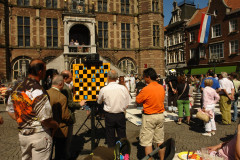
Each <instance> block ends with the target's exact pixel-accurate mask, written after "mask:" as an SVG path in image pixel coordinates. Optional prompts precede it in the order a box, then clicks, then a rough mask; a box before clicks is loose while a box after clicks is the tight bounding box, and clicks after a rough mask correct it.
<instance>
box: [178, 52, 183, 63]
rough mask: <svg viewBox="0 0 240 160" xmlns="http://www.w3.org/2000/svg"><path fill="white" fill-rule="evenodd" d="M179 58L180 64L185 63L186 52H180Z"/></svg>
mask: <svg viewBox="0 0 240 160" xmlns="http://www.w3.org/2000/svg"><path fill="white" fill-rule="evenodd" d="M178 58H179V62H184V51H179V55H178Z"/></svg>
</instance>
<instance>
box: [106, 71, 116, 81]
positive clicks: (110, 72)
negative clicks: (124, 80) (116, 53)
mask: <svg viewBox="0 0 240 160" xmlns="http://www.w3.org/2000/svg"><path fill="white" fill-rule="evenodd" d="M108 77H109V79H114V80H116V79H118V73H117V72H116V71H115V70H110V71H109V72H108Z"/></svg>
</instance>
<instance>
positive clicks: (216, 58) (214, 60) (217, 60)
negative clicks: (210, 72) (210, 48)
mask: <svg viewBox="0 0 240 160" xmlns="http://www.w3.org/2000/svg"><path fill="white" fill-rule="evenodd" d="M221 62H222V60H221V59H220V57H219V56H218V55H217V54H213V55H212V56H211V57H210V58H209V60H208V64H209V65H213V67H214V73H215V68H216V64H220V63H221Z"/></svg>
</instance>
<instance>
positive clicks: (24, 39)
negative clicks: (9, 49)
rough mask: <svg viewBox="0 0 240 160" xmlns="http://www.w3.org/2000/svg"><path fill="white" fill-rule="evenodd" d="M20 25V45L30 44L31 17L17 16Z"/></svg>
mask: <svg viewBox="0 0 240 160" xmlns="http://www.w3.org/2000/svg"><path fill="white" fill-rule="evenodd" d="M17 22H18V23H17V25H18V26H17V27H18V46H20V47H26V46H28V47H29V46H30V18H29V17H17Z"/></svg>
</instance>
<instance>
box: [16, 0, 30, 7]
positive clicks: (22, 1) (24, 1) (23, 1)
mask: <svg viewBox="0 0 240 160" xmlns="http://www.w3.org/2000/svg"><path fill="white" fill-rule="evenodd" d="M17 5H18V6H29V0H17Z"/></svg>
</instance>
